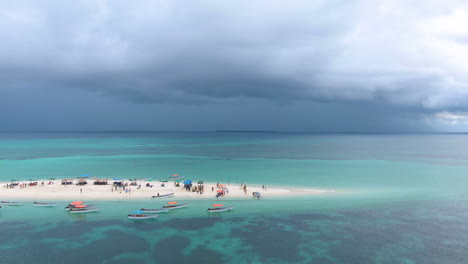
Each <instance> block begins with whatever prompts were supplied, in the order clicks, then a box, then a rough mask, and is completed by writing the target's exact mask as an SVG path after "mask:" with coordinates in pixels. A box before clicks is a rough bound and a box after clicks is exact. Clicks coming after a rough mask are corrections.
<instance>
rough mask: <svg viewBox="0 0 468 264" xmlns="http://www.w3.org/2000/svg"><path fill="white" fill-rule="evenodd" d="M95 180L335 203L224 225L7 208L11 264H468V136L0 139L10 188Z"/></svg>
mask: <svg viewBox="0 0 468 264" xmlns="http://www.w3.org/2000/svg"><path fill="white" fill-rule="evenodd" d="M82 174H89V175H91V176H92V177H94V176H95V177H100V178H124V179H127V178H154V179H162V178H167V177H169V176H170V175H172V174H180V175H184V176H186V177H187V178H191V179H194V180H198V179H202V180H205V181H207V182H222V183H227V182H229V184H230V185H231V186H232V187H231V188H235V186H237V185H239V186H240V184H241V183H245V184H247V185H249V186H250V185H266V186H267V187H268V186H287V187H296V188H302V187H303V188H315V189H327V190H335V192H333V193H324V194H316V195H309V196H295V197H287V198H282V197H267V196H265V197H264V198H263V199H260V200H254V199H250V198H245V199H241V198H232V199H229V198H225V200H224V201H223V203H226V204H227V203H229V204H230V205H234V206H235V209H234V210H233V211H231V212H226V213H223V214H217V215H208V214H207V213H206V208H208V207H209V206H210V205H211V204H212V203H215V202H217V201H216V199H215V198H214V197H213V200H202V199H200V200H190V201H188V202H190V206H189V207H188V208H186V209H181V210H177V211H174V212H170V213H169V214H167V215H160V217H159V218H158V219H157V220H152V221H131V220H128V219H126V215H127V214H128V213H130V212H131V211H133V210H136V209H139V208H141V207H154V208H156V207H160V206H161V205H162V202H161V201H152V200H151V199H148V200H141V201H137V200H133V201H124V202H122V201H89V202H90V203H96V204H98V205H99V207H100V208H101V211H100V212H98V213H93V214H87V215H78V216H77V215H70V214H68V213H67V212H65V211H64V210H63V209H62V205H63V206H65V205H66V204H67V203H69V202H70V201H59V202H58V204H59V206H57V208H36V207H33V206H32V201H29V200H27V199H26V200H24V202H25V204H24V205H23V206H20V207H7V206H4V207H3V208H1V209H0V234H1V236H0V263H83V262H86V263H321V264H327V263H343V264H365V263H388V264H395V263H402V264H412V263H434V264H436V263H437V264H452V263H453V264H455V263H457V264H459V263H468V210H467V209H468V135H465V134H350V135H348V134H308V133H256V132H250V133H228V132H226V133H143V132H142V133H125V132H121V133H117V132H115V133H105V132H102V133H84V132H83V133H71V132H70V133H52V132H17V133H7V132H3V133H0V181H9V180H11V179H18V180H27V179H30V178H34V179H46V178H51V177H53V178H76V177H78V176H80V175H82ZM0 199H2V197H1V190H0ZM181 202H184V201H183V200H181Z"/></svg>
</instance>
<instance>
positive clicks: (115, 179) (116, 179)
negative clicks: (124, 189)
mask: <svg viewBox="0 0 468 264" xmlns="http://www.w3.org/2000/svg"><path fill="white" fill-rule="evenodd" d="M113 180H114V181H123V179H118V178H113Z"/></svg>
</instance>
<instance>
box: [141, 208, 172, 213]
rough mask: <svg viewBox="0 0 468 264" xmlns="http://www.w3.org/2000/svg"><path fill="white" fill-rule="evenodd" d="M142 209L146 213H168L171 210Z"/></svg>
mask: <svg viewBox="0 0 468 264" xmlns="http://www.w3.org/2000/svg"><path fill="white" fill-rule="evenodd" d="M140 211H142V212H143V213H145V214H159V213H167V212H169V209H162V208H160V209H145V208H141V209H140Z"/></svg>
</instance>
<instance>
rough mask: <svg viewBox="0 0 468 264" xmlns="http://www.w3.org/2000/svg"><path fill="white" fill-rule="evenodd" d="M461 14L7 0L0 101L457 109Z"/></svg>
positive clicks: (464, 17) (403, 113) (398, 0)
mask: <svg viewBox="0 0 468 264" xmlns="http://www.w3.org/2000/svg"><path fill="white" fill-rule="evenodd" d="M465 22H467V23H468V11H467V6H466V4H465V3H464V2H463V1H456V0H450V1H444V2H441V1H420V0H417V1H412V2H411V3H407V1H403V0H378V1H370V0H355V1H344V0H341V1H340V0H332V1H320V0H316V1H274V0H273V1H222V2H220V1H138V2H129V1H75V2H73V4H70V3H65V2H63V1H33V0H31V1H10V2H8V3H3V4H2V6H1V8H0V38H1V39H2V42H1V44H0V47H1V49H0V83H1V86H0V103H2V105H1V106H0V107H1V108H0V110H3V112H5V111H9V112H11V111H14V112H16V114H18V115H21V112H22V111H26V110H24V109H28V108H32V107H36V108H41V109H42V110H41V111H43V115H44V116H53V115H54V114H53V113H51V112H50V111H53V110H52V109H54V108H53V106H55V107H61V109H64V111H68V112H67V113H69V114H71V115H75V114H76V112H79V111H84V112H86V111H87V110H83V109H81V108H80V105H79V104H77V105H76V106H73V104H74V103H73V101H87V102H88V104H89V105H90V107H88V109H93V110H94V111H104V112H106V111H108V110H103V109H110V108H112V107H113V106H115V105H116V104H115V103H113V102H115V101H116V102H118V105H119V108H123V109H125V110H126V111H124V110H122V111H123V112H130V113H132V114H131V115H135V116H138V115H141V114H142V113H145V112H148V111H156V109H158V110H161V109H165V108H166V107H168V106H172V107H173V108H171V109H174V108H177V107H181V105H182V104H189V105H204V106H203V107H202V108H199V109H198V110H197V111H198V112H200V115H203V114H205V115H206V116H210V114H207V113H206V112H204V111H205V110H203V109H210V110H211V111H215V112H223V111H226V112H231V111H238V112H242V111H239V108H244V109H249V108H250V107H253V108H252V110H253V109H259V108H263V109H269V111H271V112H274V113H276V114H279V115H280V116H281V114H282V113H283V114H284V113H289V115H290V116H293V115H294V116H295V118H297V116H301V113H299V112H297V109H302V111H305V112H306V113H309V112H310V111H311V110H314V111H316V112H317V111H320V112H321V114H323V115H324V116H323V118H322V116H318V115H314V116H313V117H306V116H302V122H303V121H304V120H309V121H310V119H313V120H312V121H310V122H311V123H316V122H315V121H317V120H322V122H324V123H327V121H324V119H327V117H328V116H330V119H328V120H333V119H334V118H338V119H336V120H334V122H339V123H346V120H339V114H337V113H343V112H347V114H348V113H354V114H355V116H356V118H357V115H358V113H362V114H365V116H366V117H368V118H370V119H372V120H374V121H375V123H376V124H377V123H379V124H380V126H381V127H382V128H385V129H387V128H388V126H389V124H390V125H393V122H394V121H395V120H400V122H399V124H400V126H405V127H406V125H403V123H411V120H413V121H415V122H416V123H418V124H419V125H418V126H419V127H421V126H424V125H421V122H422V123H424V122H426V121H427V122H429V123H431V122H439V121H441V122H442V123H443V122H445V121H448V123H453V122H454V121H453V120H455V121H456V122H459V121H460V120H464V116H465V112H464V111H465V110H466V102H467V101H468V78H467V77H466V76H467V74H466V73H467V71H468V66H467V65H466V61H468V55H467V54H468V46H467V45H466V42H465V41H464V40H466V39H467V37H466V36H468V31H467V30H466V28H465V26H464V25H466V23H465ZM67 94H68V95H67ZM69 94H72V95H73V98H70V95H69ZM25 96H29V97H34V98H29V99H25V98H24V97H25ZM38 98H40V101H39V102H38V101H37V99H38ZM90 98H91V99H90ZM25 102H27V103H28V106H24V104H25ZM90 102H91V103H90ZM75 103H76V102H75ZM161 103H164V104H167V105H166V106H162V105H160V104H161ZM221 104H223V106H221ZM226 104H227V105H226ZM275 104H276V105H275ZM139 105H144V106H139ZM177 105H179V106H177ZM273 105H275V106H274V107H273ZM304 105H308V107H304ZM255 107H256V108H255ZM221 108H223V109H221ZM48 109H50V110H48ZM66 109H67V110H66ZM187 109H188V108H186V110H187ZM366 109H367V110H369V109H371V110H372V112H373V113H378V114H372V113H370V111H366ZM166 110H167V109H166ZM89 111H91V110H89ZM177 111H182V110H180V109H178V110H177ZM177 111H175V112H177ZM187 111H189V110H187ZM190 111H193V109H192V110H190ZM206 111H208V110H206ZM260 111H261V110H260ZM451 111H452V112H454V111H456V114H455V115H454V114H453V113H452V112H451ZM171 112H174V111H171ZM366 112H367V113H366ZM293 113H295V114H293ZM444 113H445V114H444ZM4 115H5V113H4ZM248 115H249V113H244V116H242V117H241V116H239V118H244V117H246V116H248ZM285 115H287V114H285ZM83 116H84V113H83ZM273 116H274V115H273ZM466 116H467V120H468V115H466ZM79 117H80V115H77V116H75V118H78V119H79ZM285 117H286V116H285ZM295 118H293V119H292V120H291V122H292V123H294V119H295ZM102 119H103V120H106V121H105V122H111V121H109V120H108V119H109V118H108V116H106V117H102ZM247 119H248V118H247ZM351 119H352V118H351ZM56 120H57V119H52V120H51V121H50V123H53V122H54V121H56ZM97 120H98V119H97ZM97 120H95V121H94V122H96V123H99V121H97ZM141 120H143V118H141ZM401 120H406V121H401ZM434 120H435V121H434ZM160 121H161V120H160ZM12 122H13V121H12ZM252 122H254V121H252ZM298 122H299V121H298ZM355 123H359V122H355ZM246 124H248V125H251V124H252V123H251V122H250V123H246ZM248 125H246V126H248ZM265 126H268V125H267V124H265ZM349 126H351V127H352V125H351V124H350V125H349ZM349 126H348V127H349ZM396 126H397V125H396ZM410 126H412V125H410ZM111 127H112V125H111ZM332 127H333V128H334V129H338V128H336V127H335V126H331V128H332ZM361 127H366V129H368V128H367V126H366V125H365V124H364V123H363V124H361ZM302 129H306V128H305V127H303V128H302ZM338 130H339V129H338ZM358 130H359V129H358Z"/></svg>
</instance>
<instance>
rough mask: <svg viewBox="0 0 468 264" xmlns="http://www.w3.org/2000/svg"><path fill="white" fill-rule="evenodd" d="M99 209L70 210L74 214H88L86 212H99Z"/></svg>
mask: <svg viewBox="0 0 468 264" xmlns="http://www.w3.org/2000/svg"><path fill="white" fill-rule="evenodd" d="M97 211H99V209H98V208H93V209H87V210H76V211H75V210H70V211H68V212H69V213H72V214H86V213H94V212H97Z"/></svg>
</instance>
